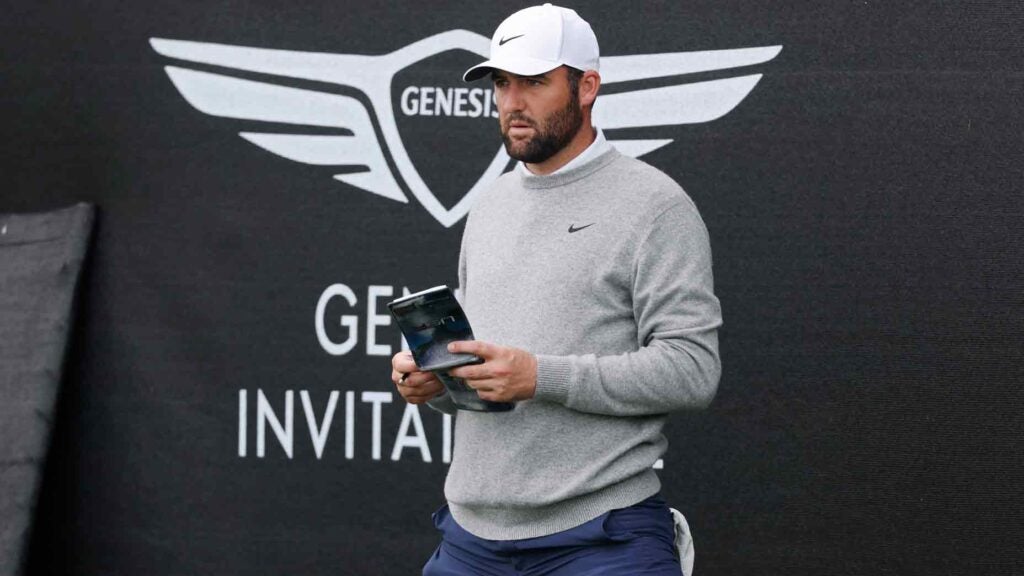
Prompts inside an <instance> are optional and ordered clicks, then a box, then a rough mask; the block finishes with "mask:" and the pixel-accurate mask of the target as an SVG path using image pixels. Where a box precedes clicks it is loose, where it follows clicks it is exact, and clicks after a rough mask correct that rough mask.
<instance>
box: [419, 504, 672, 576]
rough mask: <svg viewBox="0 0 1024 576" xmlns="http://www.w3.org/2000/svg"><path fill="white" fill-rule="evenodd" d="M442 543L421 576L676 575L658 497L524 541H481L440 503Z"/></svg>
mask: <svg viewBox="0 0 1024 576" xmlns="http://www.w3.org/2000/svg"><path fill="white" fill-rule="evenodd" d="M434 526H436V527H437V529H438V530H440V531H441V534H442V540H441V544H440V545H439V546H438V547H437V550H435V551H434V555H433V556H431V557H430V560H428V561H427V563H426V565H424V566H423V576H456V575H459V576H462V575H465V576H542V575H544V576H597V575H607V576H612V575H616V576H617V575H624V576H625V575H628V576H641V575H650V576H679V575H680V574H681V573H682V569H681V568H680V566H679V559H678V558H677V557H676V551H675V547H674V546H673V538H674V537H675V532H674V530H675V529H674V524H673V522H672V513H671V512H670V511H669V509H668V505H666V504H665V501H664V500H662V498H661V497H660V496H658V495H655V496H651V497H650V498H648V499H646V500H644V501H643V502H640V503H639V504H635V505H633V506H630V507H628V508H620V509H617V510H612V511H610V512H606V513H604V514H602V515H601V516H598V517H597V518H594V519H593V520H591V521H589V522H586V523H584V524H581V525H579V526H577V527H575V528H571V529H569V530H566V531H564V532H558V533H555V534H550V535H548V536H540V537H538V538H526V539H523V540H484V539H483V538H478V537H476V536H474V535H472V534H470V533H469V532H467V531H466V530H464V529H463V528H462V527H461V526H459V525H458V523H456V522H455V519H454V518H452V515H451V514H450V513H449V511H448V505H447V504H446V505H444V506H442V507H441V509H440V510H438V511H437V512H435V513H434Z"/></svg>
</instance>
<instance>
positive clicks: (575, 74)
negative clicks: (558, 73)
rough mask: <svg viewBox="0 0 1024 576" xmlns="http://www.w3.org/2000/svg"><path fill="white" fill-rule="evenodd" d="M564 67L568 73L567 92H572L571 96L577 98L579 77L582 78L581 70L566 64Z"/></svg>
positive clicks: (578, 94)
mask: <svg viewBox="0 0 1024 576" xmlns="http://www.w3.org/2000/svg"><path fill="white" fill-rule="evenodd" d="M565 69H566V71H567V72H568V73H569V93H570V94H572V97H573V98H579V96H580V79H582V78H583V70H580V69H579V68H573V67H572V66H566V67H565Z"/></svg>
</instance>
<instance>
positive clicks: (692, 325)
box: [392, 4, 721, 576]
mask: <svg viewBox="0 0 1024 576" xmlns="http://www.w3.org/2000/svg"><path fill="white" fill-rule="evenodd" d="M598 61H599V57H598V46H597V39H596V38H595V36H594V33H593V31H592V30H591V28H590V25H589V24H587V23H586V22H585V21H584V20H582V19H581V18H580V17H579V16H578V15H577V14H576V12H574V11H572V10H568V9H565V8H559V7H556V6H551V5H550V4H545V5H544V6H536V7H532V8H527V9H525V10H521V11H519V12H517V13H515V14H513V15H512V16H510V17H509V18H508V19H506V20H505V21H504V22H503V23H502V24H501V25H500V26H498V29H497V30H496V31H495V33H494V37H493V39H492V40H491V58H490V59H489V60H488V61H486V62H483V63H482V64H479V65H477V66H474V67H473V68H471V69H469V70H468V71H467V72H466V74H465V77H464V78H465V79H466V80H475V79H478V78H481V77H485V76H489V77H490V78H491V80H492V81H493V83H494V91H495V97H496V100H497V106H498V112H499V114H500V118H499V124H500V129H501V135H502V139H503V140H504V143H505V148H506V150H507V151H508V153H509V155H510V156H511V157H513V158H515V159H518V160H520V161H521V162H522V164H521V165H520V166H519V167H517V169H516V170H513V171H512V172H510V173H507V174H505V175H503V176H502V177H500V178H499V179H498V180H497V181H496V182H495V184H494V186H493V187H492V188H491V189H490V190H489V191H488V192H487V193H485V194H483V195H482V196H481V197H480V199H479V200H477V203H476V204H475V205H474V207H473V209H472V211H471V213H470V215H469V219H468V220H467V223H466V229H465V232H464V235H463V241H462V250H461V254H460V257H459V282H460V285H461V288H462V293H463V300H464V302H463V303H464V306H465V309H466V312H467V314H468V316H469V318H470V321H471V322H472V324H473V328H474V331H475V334H476V336H477V338H478V340H477V341H473V342H459V343H454V344H452V345H451V346H450V349H451V350H452V351H453V352H467V353H472V354H476V355H478V356H480V357H481V358H483V359H484V362H483V363H482V364H478V365H474V366H464V367H460V368H457V369H454V370H452V374H453V375H455V376H458V377H460V378H464V379H465V380H466V382H467V383H468V384H469V385H470V386H472V387H473V388H474V389H476V390H477V392H478V393H479V395H480V397H481V398H483V399H485V400H492V401H497V402H515V403H516V405H515V409H514V410H512V411H509V412H494V413H487V412H469V411H459V412H458V417H457V422H456V427H455V444H454V456H453V459H452V463H451V468H450V470H449V473H448V478H447V482H446V485H445V495H446V497H447V499H448V504H447V505H446V506H444V507H442V508H441V509H440V510H438V512H437V513H436V514H435V515H434V522H435V525H436V526H437V527H438V528H439V529H440V530H441V532H442V533H443V538H442V542H441V544H440V546H438V549H437V551H436V552H435V554H434V555H433V557H432V558H431V559H430V560H429V561H428V562H427V564H426V566H424V572H423V573H424V574H427V575H433V574H503V575H504V574H508V575H513V574H566V575H570V574H571V575H573V576H579V575H586V574H624V575H626V574H628V575H631V576H633V575H639V574H658V575H662V574H665V575H667V574H679V572H680V565H679V560H678V558H677V556H676V553H675V551H674V547H673V522H672V516H671V513H670V511H669V508H668V507H667V506H666V504H665V502H664V501H663V500H662V499H661V498H660V496H658V492H659V490H660V483H659V480H658V477H657V475H656V473H655V472H654V470H653V469H652V466H653V464H654V463H655V462H656V461H657V460H658V458H659V457H660V456H661V455H662V454H663V453H664V452H665V448H666V445H667V441H666V439H665V437H664V435H663V434H662V432H661V431H662V427H663V425H664V422H665V419H666V416H667V413H669V412H671V411H674V410H682V409H699V408H703V407H705V406H707V404H708V403H709V402H710V401H711V399H712V398H713V396H714V394H715V391H716V388H717V385H718V377H719V373H720V364H719V359H718V341H717V328H718V326H720V325H721V313H720V308H719V303H718V300H717V298H716V297H715V296H714V293H713V291H712V276H711V253H710V249H709V246H708V238H707V232H706V230H705V228H704V224H703V222H702V221H701V218H700V216H699V214H698V213H697V209H696V208H695V207H694V205H693V203H692V202H691V200H690V199H689V197H687V195H686V194H685V193H684V192H683V191H682V189H681V188H680V187H679V186H678V185H677V184H676V183H675V182H673V181H672V180H671V179H670V178H668V177H667V176H666V175H664V174H662V173H661V172H659V171H657V170H656V169H654V168H652V167H650V166H648V165H647V164H644V163H643V162H640V161H639V160H635V159H633V158H629V157H626V156H623V155H621V154H619V153H618V152H617V151H616V150H615V149H614V148H613V147H612V146H611V145H609V144H608V142H607V141H606V140H605V138H604V135H603V134H602V133H601V131H600V130H599V129H595V128H594V127H592V125H591V113H592V109H593V105H594V102H595V100H596V98H597V93H598V90H599V88H600V84H601V77H600V73H599V62H598ZM392 366H393V371H392V380H393V381H394V382H395V384H396V385H397V387H398V390H399V392H400V393H401V394H402V396H403V397H404V398H405V399H406V400H407V401H408V402H410V403H416V404H418V403H424V402H426V403H428V404H429V405H430V406H431V407H433V408H435V409H437V410H440V411H443V412H447V413H451V414H454V413H455V412H456V410H455V408H454V406H453V405H452V403H451V401H450V399H449V398H448V397H447V394H446V393H445V392H444V388H443V386H441V384H440V383H439V382H438V380H437V378H436V377H434V376H433V375H432V374H430V373H423V372H419V371H417V369H416V365H415V363H414V362H413V361H412V358H411V356H410V355H409V354H408V353H407V352H405V353H399V354H397V355H395V357H394V358H393V361H392Z"/></svg>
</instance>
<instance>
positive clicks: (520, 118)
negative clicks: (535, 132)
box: [505, 112, 537, 128]
mask: <svg viewBox="0 0 1024 576" xmlns="http://www.w3.org/2000/svg"><path fill="white" fill-rule="evenodd" d="M512 122H525V123H526V124H529V125H530V126H532V127H534V128H536V127H537V122H536V121H534V119H533V118H528V117H527V116H525V115H523V114H520V113H518V112H513V113H511V114H509V115H507V116H505V126H508V125H509V124H511V123H512Z"/></svg>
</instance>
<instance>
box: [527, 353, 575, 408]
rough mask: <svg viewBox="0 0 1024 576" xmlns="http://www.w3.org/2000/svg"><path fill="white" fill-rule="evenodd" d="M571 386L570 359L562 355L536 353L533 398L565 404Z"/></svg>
mask: <svg viewBox="0 0 1024 576" xmlns="http://www.w3.org/2000/svg"><path fill="white" fill-rule="evenodd" d="M571 386H572V361H570V360H569V358H566V357H564V356H544V355H541V354H538V355H537V392H536V394H535V395H534V398H536V399H538V400H546V401H548V402H557V403H558V404H566V403H567V402H568V401H569V388H570V387H571Z"/></svg>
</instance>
